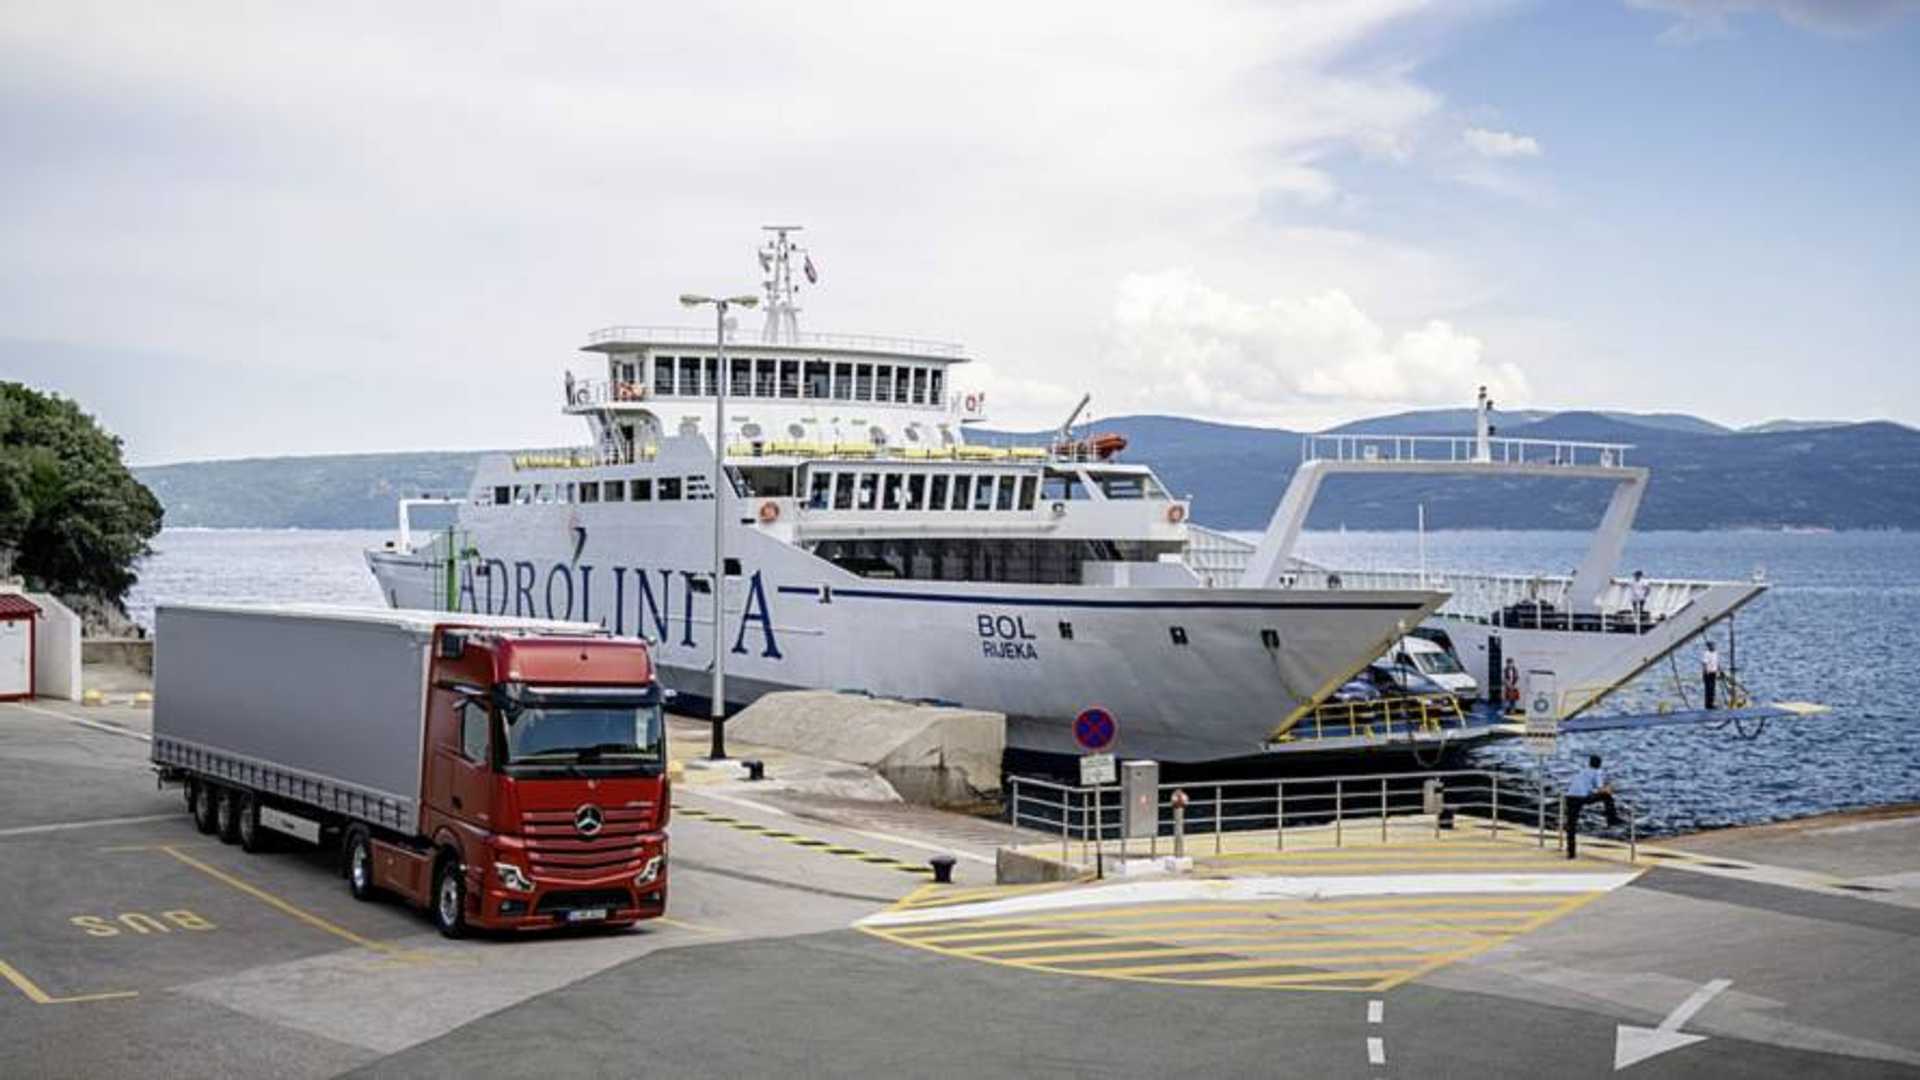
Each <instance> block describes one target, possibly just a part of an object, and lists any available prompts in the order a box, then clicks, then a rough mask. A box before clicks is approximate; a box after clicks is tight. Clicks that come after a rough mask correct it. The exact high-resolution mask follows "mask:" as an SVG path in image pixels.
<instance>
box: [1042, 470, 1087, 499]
mask: <svg viewBox="0 0 1920 1080" xmlns="http://www.w3.org/2000/svg"><path fill="white" fill-rule="evenodd" d="M1040 497H1041V498H1042V499H1045V500H1046V501H1048V502H1061V501H1063V500H1071V499H1086V498H1091V496H1090V495H1089V494H1088V493H1087V488H1086V485H1084V484H1082V483H1081V482H1080V476H1079V474H1078V473H1048V474H1047V478H1046V480H1045V481H1043V482H1042V483H1041V485H1040Z"/></svg>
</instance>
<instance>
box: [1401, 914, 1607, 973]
mask: <svg viewBox="0 0 1920 1080" xmlns="http://www.w3.org/2000/svg"><path fill="white" fill-rule="evenodd" d="M1605 895H1606V894H1605V893H1598V892H1596V893H1588V894H1587V895H1585V896H1576V897H1573V898H1572V899H1570V900H1567V901H1564V902H1563V903H1561V904H1559V905H1557V906H1556V907H1554V908H1553V909H1552V910H1551V911H1543V912H1541V913H1540V914H1539V915H1537V916H1535V917H1533V918H1531V919H1529V920H1527V923H1526V925H1524V926H1522V927H1521V928H1520V929H1518V930H1516V931H1514V932H1513V933H1511V934H1508V935H1506V936H1504V937H1501V938H1497V939H1495V940H1492V941H1488V942H1485V943H1483V944H1480V945H1476V946H1473V947H1471V948H1468V949H1465V950H1463V951H1462V952H1461V953H1460V955H1458V956H1455V957H1452V958H1450V959H1446V960H1441V961H1438V962H1436V963H1426V964H1422V965H1420V966H1419V967H1417V968H1415V969H1413V970H1412V971H1408V972H1404V973H1402V974H1399V975H1396V976H1394V977H1391V978H1388V979H1383V980H1381V982H1380V983H1379V984H1377V985H1376V986H1374V987H1372V988H1371V989H1374V990H1391V989H1393V988H1394V987H1396V986H1399V985H1401V984H1402V983H1407V982H1411V981H1412V980H1414V979H1417V978H1419V977H1421V976H1422V975H1426V974H1428V973H1429V972H1432V971H1436V970H1438V969H1440V968H1442V967H1445V966H1446V965H1447V964H1450V963H1453V962H1454V961H1455V960H1464V959H1466V958H1467V957H1469V956H1477V955H1479V954H1480V953H1483V952H1486V951H1487V950H1488V949H1491V948H1493V947H1494V946H1496V945H1503V944H1505V943H1507V942H1509V941H1512V940H1513V939H1514V938H1516V937H1519V936H1520V935H1521V934H1524V933H1527V932H1528V931H1532V930H1538V929H1539V928H1541V927H1542V926H1545V925H1547V924H1548V923H1550V922H1552V921H1554V920H1555V919H1558V918H1560V917H1562V916H1565V915H1570V914H1572V913H1573V912H1575V911H1578V910H1580V909H1581V908H1583V907H1585V906H1587V905H1588V904H1591V903H1593V902H1594V901H1595V900H1598V899H1600V898H1601V897H1602V896H1605Z"/></svg>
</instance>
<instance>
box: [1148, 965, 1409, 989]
mask: <svg viewBox="0 0 1920 1080" xmlns="http://www.w3.org/2000/svg"><path fill="white" fill-rule="evenodd" d="M1398 974H1399V972H1398V971H1397V970H1391V969H1390V970H1387V971H1316V972H1308V973H1306V974H1301V975H1241V976H1237V977H1234V978H1228V979H1206V980H1199V981H1193V985H1195V986H1251V987H1259V988H1263V989H1296V990H1303V989H1313V988H1312V987H1308V986H1306V985H1304V984H1306V983H1327V982H1352V981H1364V982H1365V985H1361V986H1341V987H1321V988H1319V989H1338V990H1372V989H1374V988H1375V986H1376V985H1377V984H1375V983H1374V982H1372V981H1371V980H1374V979H1378V978H1381V977H1383V976H1388V975H1398ZM1166 981H1168V982H1186V981H1188V980H1173V979H1169V980H1166Z"/></svg>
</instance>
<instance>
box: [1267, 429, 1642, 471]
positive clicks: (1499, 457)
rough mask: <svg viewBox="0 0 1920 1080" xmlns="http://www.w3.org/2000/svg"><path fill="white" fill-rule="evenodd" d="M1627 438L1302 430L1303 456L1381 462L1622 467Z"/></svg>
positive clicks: (1301, 457) (1624, 462) (1302, 458)
mask: <svg viewBox="0 0 1920 1080" xmlns="http://www.w3.org/2000/svg"><path fill="white" fill-rule="evenodd" d="M1631 449H1633V444H1631V443H1602V442H1579V441H1574V440H1567V439H1499V438H1490V439H1488V440H1486V450H1487V452H1486V454H1484V455H1483V454H1482V453H1481V444H1480V440H1478V439H1476V438H1473V437H1472V436H1454V435H1359V434H1354V435H1303V436H1301V438H1300V459H1301V460H1302V461H1358V462H1379V463H1383V464H1387V463H1391V464H1411V463H1425V464H1467V463H1473V462H1483V463H1492V464H1496V465H1563V466H1574V465H1580V466H1588V467H1593V466H1597V467H1600V468H1608V469H1612V468H1625V467H1626V464H1627V451H1628V450H1631Z"/></svg>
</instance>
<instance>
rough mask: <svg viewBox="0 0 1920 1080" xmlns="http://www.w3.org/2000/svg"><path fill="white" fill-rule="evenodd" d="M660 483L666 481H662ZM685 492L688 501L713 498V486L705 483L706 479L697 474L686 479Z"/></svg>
mask: <svg viewBox="0 0 1920 1080" xmlns="http://www.w3.org/2000/svg"><path fill="white" fill-rule="evenodd" d="M661 483H666V481H664V480H663V481H661ZM686 491H687V498H689V499H711V498H713V485H712V484H710V483H708V482H707V478H706V477H704V476H700V475H697V474H696V475H694V476H689V477H687V485H686Z"/></svg>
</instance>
